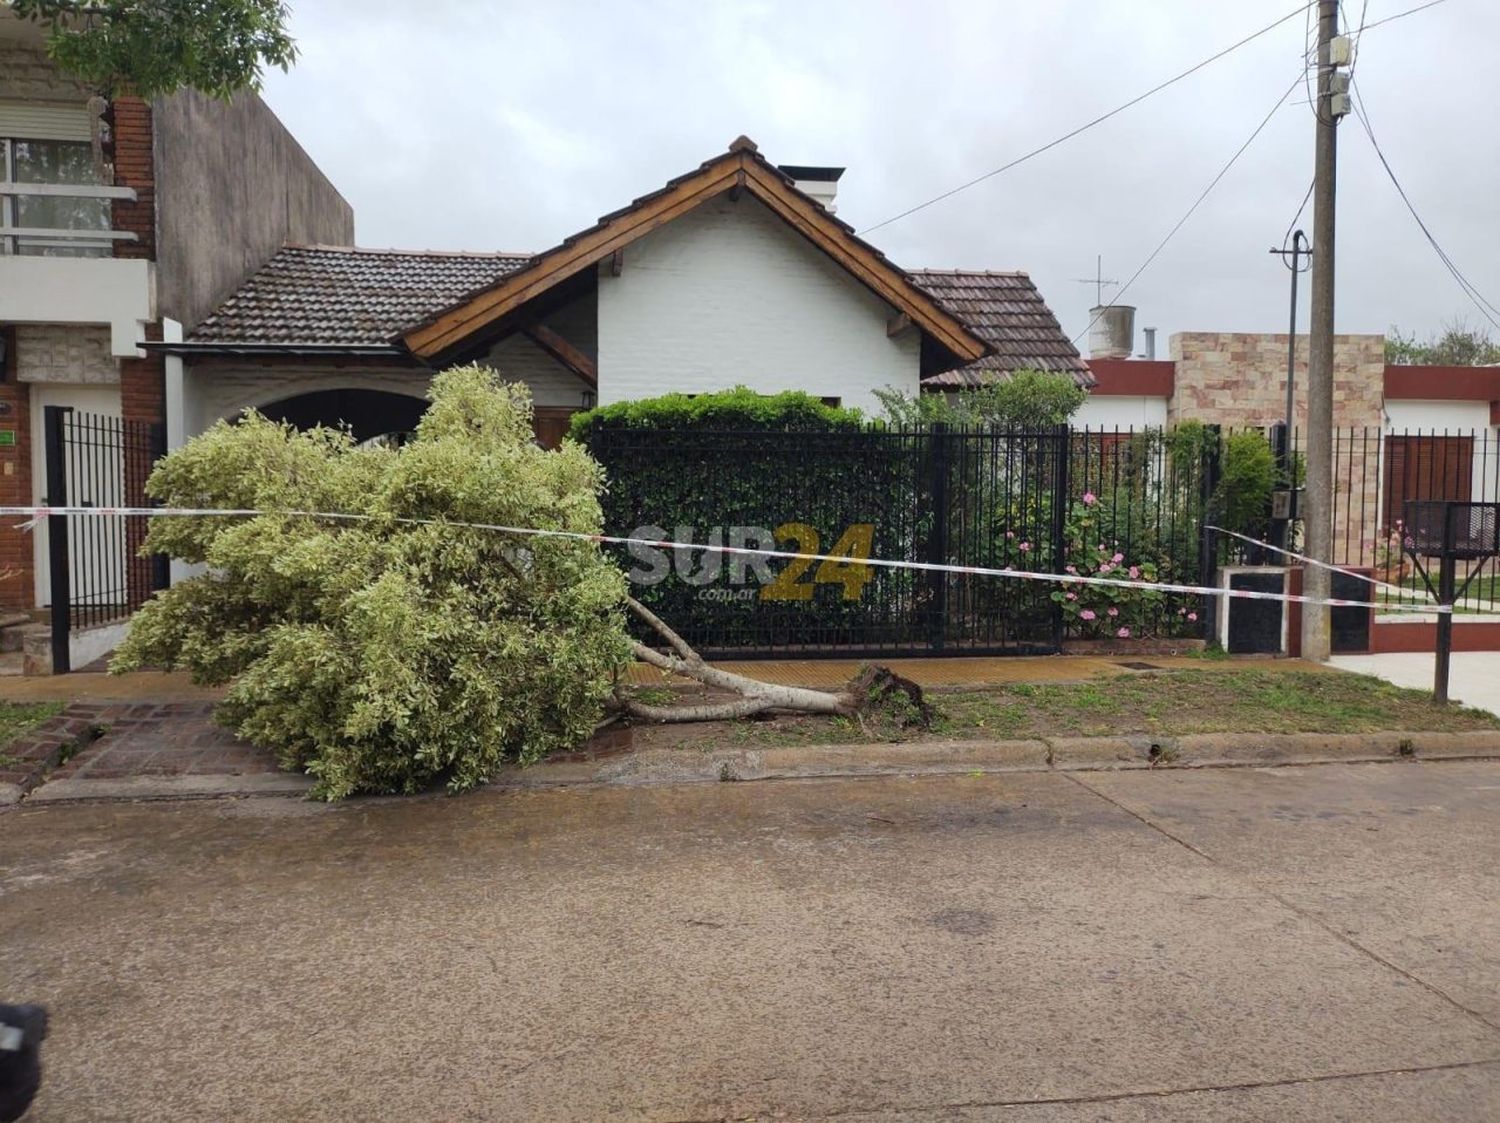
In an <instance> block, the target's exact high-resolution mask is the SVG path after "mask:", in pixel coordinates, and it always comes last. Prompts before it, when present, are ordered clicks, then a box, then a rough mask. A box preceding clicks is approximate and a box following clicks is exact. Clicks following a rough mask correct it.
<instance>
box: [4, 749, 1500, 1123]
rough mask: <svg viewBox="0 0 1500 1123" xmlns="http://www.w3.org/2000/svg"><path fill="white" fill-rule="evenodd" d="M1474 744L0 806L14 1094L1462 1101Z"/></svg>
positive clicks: (877, 1102)
mask: <svg viewBox="0 0 1500 1123" xmlns="http://www.w3.org/2000/svg"><path fill="white" fill-rule="evenodd" d="M1497 812H1500V763H1489V762H1449V763H1438V762H1432V763H1400V764H1379V765H1334V766H1309V767H1287V768H1277V769H1262V770H1224V769H1213V770H1196V771H1187V770H1181V771H1163V772H1148V771H1135V772H1117V773H1110V772H1096V773H1085V774H1062V773H1038V774H1011V775H997V776H984V777H966V776H965V777H930V778H924V779H900V778H884V779H868V780H842V781H820V782H767V783H726V784H716V785H697V786H681V787H656V788H636V789H630V788H619V787H615V788H598V789H594V788H589V789H570V790H553V791H530V792H496V791H491V792H485V793H481V794H478V795H475V796H470V797H466V798H462V799H445V798H441V797H432V798H422V799H412V800H405V801H401V800H379V801H361V802H355V803H349V804H346V805H343V806H339V807H334V808H328V807H323V806H319V805H313V804H307V803H304V802H300V801H297V800H293V799H287V798H259V799H245V800H227V801H199V802H176V803H134V804H124V803H121V804H110V803H93V804H88V805H67V804H57V805H52V806H43V805H37V806H25V805H23V806H22V807H20V808H17V809H14V810H11V811H8V812H6V813H4V814H0V963H3V965H4V969H3V983H4V985H3V988H0V989H3V990H4V991H5V992H6V994H7V995H8V996H9V997H13V998H17V999H21V1000H43V1001H46V1002H48V1003H50V1004H51V1005H52V1007H53V1011H54V1020H55V1022H54V1024H55V1032H54V1037H53V1040H52V1041H51V1042H50V1043H49V1049H50V1052H49V1055H48V1058H47V1060H48V1064H49V1072H48V1082H47V1086H46V1090H45V1092H44V1095H43V1098H42V1100H40V1101H39V1103H38V1106H37V1109H35V1111H34V1114H33V1116H32V1117H29V1118H34V1119H35V1120H37V1121H38V1123H64V1121H66V1123H86V1121H91V1120H110V1121H121V1120H167V1119H170V1120H224V1119H235V1120H290V1119H297V1120H362V1121H363V1120H371V1119H391V1120H402V1121H403V1123H405V1121H419V1120H434V1121H436V1120H444V1121H448V1120H526V1119H582V1120H593V1119H622V1120H625V1119H650V1120H714V1119H721V1118H732V1119H740V1118H757V1119H770V1118H828V1117H836V1118H839V1119H853V1120H882V1121H885V1120H897V1119H934V1120H936V1119H941V1120H965V1121H968V1120H1004V1121H1007V1123H1008V1121H1012V1120H1017V1121H1025V1123H1031V1121H1037V1120H1048V1121H1050V1120H1066V1121H1074V1120H1103V1119H1109V1120H1143V1119H1151V1120H1162V1119H1166V1120H1182V1121H1188V1120H1194V1121H1196V1120H1205V1119H1236V1120H1247V1119H1275V1120H1296V1119H1308V1120H1314V1119H1316V1120H1328V1119H1349V1120H1412V1119H1423V1120H1474V1119H1483V1118H1495V1117H1497V1116H1500V986H1497V984H1500V910H1497V909H1496V907H1495V901H1496V900H1497V899H1500V872H1497V871H1500V831H1497V830H1496V816H1497Z"/></svg>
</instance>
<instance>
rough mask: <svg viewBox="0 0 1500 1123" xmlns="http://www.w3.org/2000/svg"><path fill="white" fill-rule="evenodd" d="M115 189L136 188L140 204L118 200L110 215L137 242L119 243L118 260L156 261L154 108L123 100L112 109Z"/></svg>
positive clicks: (116, 227)
mask: <svg viewBox="0 0 1500 1123" xmlns="http://www.w3.org/2000/svg"><path fill="white" fill-rule="evenodd" d="M110 131H111V136H112V139H113V143H114V164H115V186H116V187H134V188H135V193H136V201H135V202H133V203H131V202H128V201H126V200H124V199H116V200H115V201H114V202H113V203H112V204H110V215H111V218H112V219H113V221H114V227H115V229H116V230H129V231H130V232H131V233H133V234H134V235H135V236H136V240H135V241H134V242H116V243H115V256H116V257H133V258H145V259H146V260H148V261H154V260H155V259H156V172H155V166H154V164H153V159H154V156H153V145H152V133H151V106H150V105H149V104H148V103H147V102H144V101H141V100H140V99H139V98H133V97H120V98H116V99H115V100H114V103H113V105H112V106H111V130H110Z"/></svg>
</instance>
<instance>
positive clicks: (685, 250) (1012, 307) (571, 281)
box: [157, 137, 1091, 445]
mask: <svg viewBox="0 0 1500 1123" xmlns="http://www.w3.org/2000/svg"><path fill="white" fill-rule="evenodd" d="M842 171H843V169H841V168H823V167H806V166H790V165H788V166H784V167H779V168H778V167H777V166H775V165H773V164H771V163H770V162H768V161H767V160H766V159H765V157H763V156H762V155H761V154H760V153H759V151H758V150H757V148H756V146H755V144H754V143H753V142H751V141H750V140H748V139H746V138H744V137H741V138H739V139H737V140H736V141H735V142H734V143H733V144H732V145H731V146H730V147H729V149H728V151H726V152H724V153H723V154H722V155H719V156H715V157H713V158H712V159H710V160H707V161H705V162H704V163H703V164H702V165H700V166H699V167H698V168H696V169H695V170H693V171H691V172H688V173H687V174H685V175H682V176H678V177H677V178H675V179H673V180H671V181H669V182H668V183H667V184H666V185H665V186H664V187H662V188H661V189H659V190H657V191H654V192H651V193H650V194H648V195H644V196H642V197H640V198H638V199H636V200H635V201H633V202H632V203H630V204H629V205H628V206H626V207H623V208H622V209H620V210H618V211H615V212H613V213H611V214H608V215H605V216H604V217H603V218H601V219H600V220H599V221H598V222H597V223H595V224H594V225H593V226H590V227H588V228H587V229H584V230H582V231H580V232H578V233H577V234H574V235H572V236H571V237H569V238H567V239H566V240H565V241H563V243H562V244H561V245H558V246H555V247H553V248H552V249H550V250H546V251H544V252H542V253H538V254H531V255H522V254H489V253H434V252H430V251H400V250H366V249H355V248H350V247H336V246H318V245H309V246H287V247H285V248H284V249H282V250H281V251H280V252H279V253H278V254H277V255H276V256H275V257H274V258H272V259H271V260H270V261H269V262H268V263H267V264H266V265H265V266H264V267H263V268H262V269H260V270H259V271H258V272H257V273H255V274H254V275H253V276H252V277H250V278H249V279H248V280H247V281H246V282H245V283H244V284H243V285H242V286H241V287H240V288H239V290H238V291H236V292H235V293H233V294H232V295H231V296H229V298H228V299H226V300H225V301H224V302H223V303H222V304H220V305H219V307H218V308H217V309H216V310H215V311H214V313H213V314H212V315H211V316H209V317H207V318H206V319H204V320H203V321H202V322H201V323H200V324H198V326H197V327H196V328H195V329H194V330H193V331H191V332H189V333H188V334H187V336H186V337H185V339H184V340H183V341H182V342H180V343H171V344H162V345H159V347H158V348H157V349H158V350H161V351H164V352H166V353H167V354H168V355H169V356H171V358H169V379H168V381H169V395H170V397H171V399H172V403H173V404H172V407H171V408H170V409H169V415H170V416H172V417H173V418H174V419H176V420H174V422H173V440H174V443H175V442H177V441H180V440H182V439H185V438H186V437H187V436H190V435H192V434H193V433H196V432H199V431H201V430H202V429H203V428H204V427H205V426H207V425H209V424H211V423H212V422H213V421H214V420H215V419H217V418H231V417H234V416H236V415H237V414H238V413H239V412H240V411H241V410H243V409H244V408H246V407H250V406H253V407H255V408H257V409H260V410H262V411H263V412H265V413H267V414H268V415H270V416H273V417H282V418H286V419H288V420H292V421H294V422H296V423H297V424H299V425H308V424H313V423H316V422H322V423H325V424H339V423H344V424H347V425H349V426H350V427H351V428H352V429H353V431H354V434H355V436H357V437H359V438H361V439H367V438H371V437H377V436H381V435H383V434H385V433H389V432H401V431H404V430H407V429H410V428H411V426H412V424H413V423H414V421H415V417H416V416H417V415H418V414H419V413H420V410H421V409H422V408H423V402H424V395H425V393H426V390H427V384H428V382H429V380H430V378H431V375H432V372H433V371H435V370H439V369H442V368H443V367H446V366H449V365H452V364H454V363H460V362H468V361H475V360H477V361H482V362H485V363H489V364H491V365H493V366H494V367H495V368H496V369H498V370H499V371H500V372H501V373H502V374H503V375H504V376H506V377H508V378H511V379H516V380H520V381H524V382H526V383H527V385H528V386H529V387H530V388H531V391H532V394H533V397H534V400H535V402H536V407H537V408H536V429H537V436H538V439H539V440H541V441H542V442H543V443H544V444H549V445H550V444H554V443H556V441H558V440H560V439H561V436H562V434H563V433H565V432H566V430H567V426H568V419H569V417H571V415H572V414H573V413H575V412H577V411H579V410H582V409H587V408H589V407H591V406H593V405H595V404H596V403H597V404H607V403H609V402H613V401H620V400H625V399H632V398H642V397H652V396H656V395H659V394H664V393H668V392H671V391H680V392H683V393H690V394H691V393H702V392H705V391H711V390H720V389H726V388H728V387H731V386H734V385H745V386H749V387H750V388H751V389H754V390H758V391H762V392H765V393H775V392H777V391H781V390H794V389H795V390H806V391H808V392H810V393H813V394H816V395H818V396H819V397H822V398H825V399H827V400H829V401H836V402H838V403H840V404H843V405H848V406H857V407H859V408H861V409H863V410H865V411H866V412H868V413H871V414H878V412H879V409H880V406H879V403H878V401H877V399H876V398H875V391H877V390H880V389H883V388H885V387H895V388H897V389H901V390H905V391H907V392H908V393H912V394H915V393H918V392H920V390H921V389H922V388H923V387H927V388H929V389H942V388H945V387H948V386H951V385H962V384H974V383H977V382H979V381H981V380H984V379H989V378H1001V377H1004V376H1005V375H1006V373H1007V372H1008V371H1010V370H1015V369H1020V368H1023V367H1038V366H1040V367H1042V368H1043V369H1049V370H1057V371H1059V372H1064V373H1066V374H1068V375H1069V376H1070V377H1072V378H1074V379H1076V380H1078V381H1079V382H1080V383H1081V384H1084V385H1087V384H1088V383H1089V382H1090V381H1091V380H1090V376H1089V374H1088V371H1087V368H1086V367H1085V366H1084V364H1083V362H1082V360H1081V359H1080V357H1079V355H1078V352H1077V350H1076V349H1075V348H1074V347H1073V346H1072V344H1071V343H1070V342H1069V341H1068V339H1067V337H1066V336H1065V335H1064V334H1063V333H1062V330H1061V328H1060V327H1059V326H1058V323H1057V320H1056V318H1055V317H1054V316H1053V315H1052V313H1051V312H1050V311H1049V310H1048V309H1047V307H1046V305H1045V304H1044V303H1043V302H1042V299H1041V297H1040V295H1039V294H1038V293H1037V291H1036V289H1035V287H1034V286H1032V284H1031V282H1030V280H1029V279H1028V278H1027V277H1026V276H1025V274H1020V273H983V272H961V271H920V272H908V271H906V270H903V269H901V268H899V267H898V266H896V265H895V264H894V263H893V262H891V261H890V260H889V259H888V258H886V257H885V255H884V254H882V253H881V252H880V251H879V250H878V249H876V248H875V247H874V246H872V245H870V244H869V243H867V242H865V241H863V240H862V239H861V238H859V237H858V236H857V235H856V234H855V233H854V230H853V228H852V227H850V226H849V225H848V224H846V223H844V222H842V221H841V220H839V219H838V218H836V217H835V215H834V205H833V204H834V198H835V191H836V185H837V182H838V179H839V176H840V175H841V174H842ZM172 364H178V365H175V366H174V365H172Z"/></svg>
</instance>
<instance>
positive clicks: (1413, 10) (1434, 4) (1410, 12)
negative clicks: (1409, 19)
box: [1365, 0, 1443, 31]
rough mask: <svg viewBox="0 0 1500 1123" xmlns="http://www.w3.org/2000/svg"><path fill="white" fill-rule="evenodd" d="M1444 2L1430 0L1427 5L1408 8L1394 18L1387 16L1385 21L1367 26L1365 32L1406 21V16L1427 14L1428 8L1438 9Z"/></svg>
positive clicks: (1377, 21)
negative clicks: (1398, 21)
mask: <svg viewBox="0 0 1500 1123" xmlns="http://www.w3.org/2000/svg"><path fill="white" fill-rule="evenodd" d="M1442 2H1443V0H1428V2H1427V3H1426V4H1418V5H1417V6H1416V7H1415V8H1407V9H1406V11H1404V12H1397V13H1396V14H1395V15H1393V16H1386V17H1385V19H1378V20H1376V21H1375V22H1374V23H1368V24H1365V30H1366V31H1369V30H1371V29H1372V28H1376V27H1379V26H1380V25H1381V24H1383V23H1390V22H1391V21H1392V20H1398V19H1404V18H1405V17H1406V16H1412V15H1416V14H1417V13H1418V12H1425V11H1426V10H1427V9H1428V8H1436V7H1437V6H1438V5H1439V4H1441V3H1442Z"/></svg>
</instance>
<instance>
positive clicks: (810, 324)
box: [598, 195, 920, 415]
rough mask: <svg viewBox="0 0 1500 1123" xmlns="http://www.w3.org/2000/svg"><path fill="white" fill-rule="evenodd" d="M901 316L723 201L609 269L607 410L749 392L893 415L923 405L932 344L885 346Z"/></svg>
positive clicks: (773, 226) (786, 235)
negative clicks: (631, 403)
mask: <svg viewBox="0 0 1500 1123" xmlns="http://www.w3.org/2000/svg"><path fill="white" fill-rule="evenodd" d="M893 314H894V313H893V310H892V309H891V308H890V307H889V306H888V305H887V304H885V302H884V301H882V300H880V299H879V298H878V297H876V296H874V295H873V294H872V293H871V292H870V291H869V290H868V289H866V288H864V287H863V286H862V285H860V284H859V283H858V282H857V281H855V280H854V279H853V278H852V277H850V276H849V274H847V273H846V272H844V270H842V269H840V268H839V267H838V266H837V265H835V264H834V263H833V262H832V261H830V260H829V259H828V257H827V255H825V254H824V253H822V252H821V251H820V250H817V249H815V248H814V247H813V246H812V245H811V244H810V243H809V242H807V240H806V239H804V238H803V237H802V236H801V235H799V234H797V233H796V232H795V231H793V230H792V229H791V228H790V227H789V226H787V225H786V224H785V223H783V222H782V221H781V220H780V219H779V218H777V217H776V216H775V215H773V214H772V213H771V212H770V211H768V210H767V209H766V208H765V207H764V206H763V205H762V204H760V203H759V202H757V201H756V200H755V199H753V198H751V197H750V196H748V195H745V196H742V197H741V198H740V200H739V201H738V202H736V203H731V202H730V201H729V200H728V198H727V197H720V198H719V199H716V200H714V201H712V202H709V203H706V204H704V205H703V206H701V207H699V208H698V209H697V210H695V211H692V212H690V213H689V214H687V215H685V216H683V217H682V218H679V219H677V220H676V221H674V222H671V223H668V224H667V225H665V226H663V227H660V228H659V229H657V230H654V231H652V232H651V233H650V234H647V235H646V236H645V237H643V238H641V239H640V240H639V241H637V242H635V243H633V244H631V245H630V246H629V247H628V248H627V249H626V250H625V267H624V270H623V272H622V274H621V275H620V276H619V277H614V276H611V275H610V272H609V269H608V266H607V264H606V265H604V266H601V267H600V270H599V305H598V315H599V319H598V331H599V336H598V338H599V401H600V403H601V404H604V403H608V402H614V401H621V400H625V399H630V398H646V397H655V396H656V395H658V394H664V393H667V392H669V391H674V390H676V391H682V392H684V393H703V392H706V391H712V390H724V389H728V388H729V387H732V386H735V385H737V384H742V385H745V386H749V387H750V388H751V389H753V390H758V391H761V392H763V393H775V392H777V391H781V390H806V391H807V392H808V393H811V394H816V395H818V396H819V397H829V396H831V397H837V398H839V399H841V401H842V403H843V404H844V405H847V406H857V407H859V408H860V409H863V410H864V411H865V412H866V413H869V414H872V415H873V414H878V413H879V412H880V406H879V403H878V402H877V401H876V400H875V397H874V395H873V393H872V391H873V390H875V389H878V388H880V387H884V386H894V387H897V388H899V389H902V390H905V391H906V392H908V393H912V394H915V393H917V391H918V386H919V374H920V355H919V346H920V341H919V337H918V333H917V332H915V331H907V332H904V333H902V334H901V335H900V336H899V337H897V338H895V339H891V338H888V337H887V336H886V321H887V320H888V319H889V318H890V317H891V316H892V315H893Z"/></svg>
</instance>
